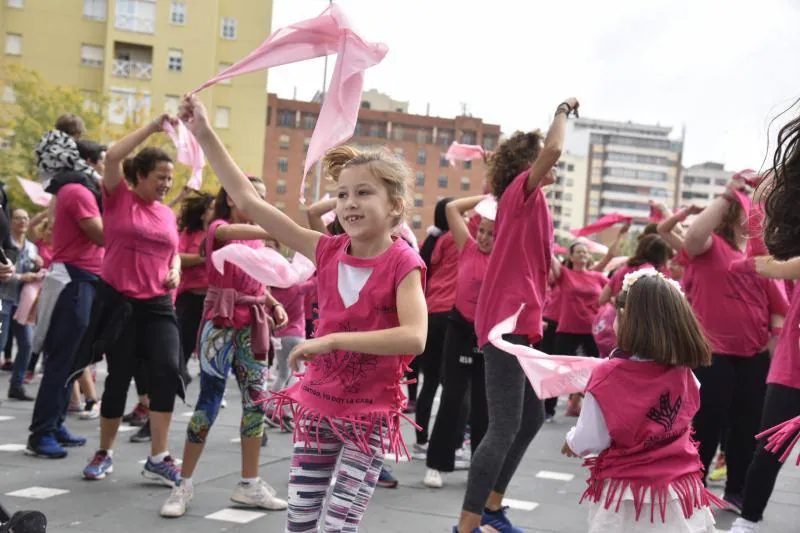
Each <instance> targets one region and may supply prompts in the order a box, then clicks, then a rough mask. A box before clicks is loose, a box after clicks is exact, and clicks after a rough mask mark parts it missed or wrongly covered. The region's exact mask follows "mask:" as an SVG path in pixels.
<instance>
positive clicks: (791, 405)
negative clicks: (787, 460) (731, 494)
mask: <svg viewBox="0 0 800 533" xmlns="http://www.w3.org/2000/svg"><path fill="white" fill-rule="evenodd" d="M798 415H800V389H795V388H792V387H786V386H784V385H778V384H776V383H770V384H769V385H767V397H766V400H765V401H764V414H763V416H762V417H761V429H762V431H763V430H766V429H769V428H771V427H775V426H777V425H778V424H780V423H781V422H785V421H787V420H789V419H791V418H794V417H796V416H798ZM765 444H766V439H762V440H761V441H759V443H758V448H757V449H756V453H755V455H754V456H753V461H752V462H751V463H750V467H749V468H748V469H747V478H746V480H745V484H744V493H743V494H742V496H743V500H744V502H743V504H742V518H744V519H746V520H750V521H751V522H759V521H761V519H762V518H763V517H764V509H766V508H767V502H768V501H769V497H770V495H771V494H772V489H774V488H775V480H776V479H777V478H778V472H780V470H781V466H782V465H783V463H781V462H780V461H778V459H779V458H780V456H781V455H782V454H783V452H784V451H785V450H786V448H785V447H784V448H782V449H781V450H780V451H778V453H770V452H768V451H766V450H765V449H764V445H765Z"/></svg>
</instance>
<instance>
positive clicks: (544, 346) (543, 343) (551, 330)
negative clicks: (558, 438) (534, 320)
mask: <svg viewBox="0 0 800 533" xmlns="http://www.w3.org/2000/svg"><path fill="white" fill-rule="evenodd" d="M542 320H544V322H545V324H547V325H546V326H545V328H544V331H543V332H542V340H540V341H539V343H538V344H537V345H536V346H534V348H536V349H537V350H539V351H541V352H544V353H546V354H548V355H553V354H555V353H556V352H555V349H556V329H558V322H556V321H555V320H550V319H549V318H543V319H542ZM557 403H558V397H556V398H548V399H546V400H545V401H544V414H545V415H548V416H555V414H556V404H557Z"/></svg>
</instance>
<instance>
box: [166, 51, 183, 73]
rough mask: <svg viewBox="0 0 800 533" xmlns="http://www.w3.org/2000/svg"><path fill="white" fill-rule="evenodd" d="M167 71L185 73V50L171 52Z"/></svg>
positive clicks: (168, 55) (168, 57) (168, 56)
mask: <svg viewBox="0 0 800 533" xmlns="http://www.w3.org/2000/svg"><path fill="white" fill-rule="evenodd" d="M167 70H169V71H170V72H182V71H183V50H170V51H169V52H168V53H167Z"/></svg>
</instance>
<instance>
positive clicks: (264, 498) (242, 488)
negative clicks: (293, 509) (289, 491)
mask: <svg viewBox="0 0 800 533" xmlns="http://www.w3.org/2000/svg"><path fill="white" fill-rule="evenodd" d="M276 494H277V492H275V489H273V488H272V487H271V486H270V485H269V484H268V483H267V482H266V481H264V480H263V479H260V478H259V480H258V482H257V483H248V484H246V485H245V484H243V483H241V482H239V484H238V485H236V488H235V489H233V495H232V496H231V501H234V502H236V503H238V504H241V505H246V506H248V507H260V508H262V509H267V510H270V511H282V510H284V509H286V508H287V507H289V504H288V503H286V501H285V500H281V499H280V498H278V497H277V496H276Z"/></svg>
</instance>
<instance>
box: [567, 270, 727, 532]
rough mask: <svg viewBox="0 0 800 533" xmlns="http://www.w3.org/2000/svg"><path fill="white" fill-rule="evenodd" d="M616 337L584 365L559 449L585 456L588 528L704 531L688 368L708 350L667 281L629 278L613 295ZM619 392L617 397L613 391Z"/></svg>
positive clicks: (706, 514) (704, 360)
mask: <svg viewBox="0 0 800 533" xmlns="http://www.w3.org/2000/svg"><path fill="white" fill-rule="evenodd" d="M616 305H617V313H618V314H617V320H616V322H615V329H616V331H617V343H618V345H619V349H617V350H615V351H614V352H613V353H612V354H611V358H610V359H609V360H607V361H606V362H605V363H604V364H602V365H601V366H598V367H596V368H595V369H594V370H593V371H592V376H591V378H590V379H589V384H588V385H587V387H586V397H585V399H584V405H583V410H582V411H581V415H580V418H578V423H577V425H576V426H575V427H574V428H572V429H571V430H570V431H569V433H568V434H567V442H566V444H564V447H563V449H562V453H563V454H564V455H567V456H570V457H575V456H580V457H585V456H587V455H589V454H599V455H598V456H597V457H593V458H590V459H587V461H586V463H585V464H586V465H587V466H589V467H590V468H591V476H590V478H589V482H588V483H589V487H588V488H587V489H586V492H584V494H583V497H582V498H581V501H583V500H584V499H588V500H589V501H590V502H591V503H592V507H591V510H590V511H589V533H601V532H603V533H604V532H607V531H614V532H619V533H631V532H644V531H659V532H664V533H667V532H669V533H672V532H675V533H677V532H686V531H693V532H697V533H706V532H707V533H712V532H714V531H716V529H715V528H714V518H713V516H712V515H711V510H710V508H709V506H710V504H711V503H714V504H716V505H719V506H724V503H723V502H722V501H720V500H718V499H717V498H716V497H715V496H713V495H712V494H711V493H710V492H708V491H707V490H706V489H705V488H704V487H703V464H702V462H701V461H700V456H699V454H698V452H697V448H696V446H695V444H694V442H693V441H692V438H691V424H692V417H693V416H694V414H695V413H696V412H697V409H698V408H699V405H700V391H699V384H698V382H697V380H696V379H695V377H694V374H693V373H692V369H693V368H696V367H699V366H708V365H710V364H711V346H710V345H709V343H708V341H707V340H706V338H705V337H704V336H703V333H702V332H701V329H700V324H699V323H698V321H697V318H696V317H695V316H694V313H693V312H692V309H691V307H690V306H689V303H688V302H687V301H686V298H684V296H683V294H682V293H681V290H680V287H679V285H678V284H677V282H675V281H671V280H668V279H666V278H665V277H664V276H663V274H660V273H658V272H656V271H655V270H654V269H642V270H639V271H637V272H634V273H631V274H628V275H627V276H626V277H625V281H624V283H623V288H622V292H620V293H619V295H618V297H617V304H616ZM620 391H622V393H620Z"/></svg>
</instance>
